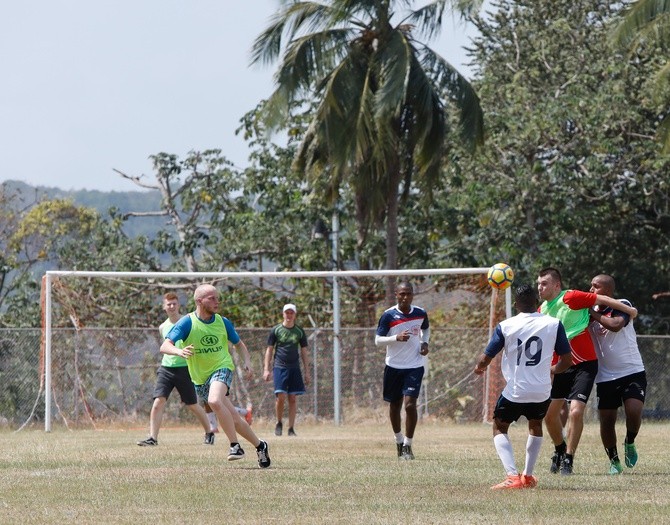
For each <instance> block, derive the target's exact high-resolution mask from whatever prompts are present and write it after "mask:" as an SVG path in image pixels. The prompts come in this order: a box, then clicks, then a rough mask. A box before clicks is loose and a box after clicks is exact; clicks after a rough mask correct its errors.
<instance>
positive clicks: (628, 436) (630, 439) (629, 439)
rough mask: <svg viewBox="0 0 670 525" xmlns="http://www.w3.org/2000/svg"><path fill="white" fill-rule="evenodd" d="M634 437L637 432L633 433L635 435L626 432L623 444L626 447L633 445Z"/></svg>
mask: <svg viewBox="0 0 670 525" xmlns="http://www.w3.org/2000/svg"><path fill="white" fill-rule="evenodd" d="M636 437H637V432H635V433H633V432H626V440H625V441H624V443H626V444H627V445H632V444H633V443H635V438H636Z"/></svg>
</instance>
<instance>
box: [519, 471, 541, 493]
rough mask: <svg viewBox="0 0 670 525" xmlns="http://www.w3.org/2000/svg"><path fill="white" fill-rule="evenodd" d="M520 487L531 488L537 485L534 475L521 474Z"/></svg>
mask: <svg viewBox="0 0 670 525" xmlns="http://www.w3.org/2000/svg"><path fill="white" fill-rule="evenodd" d="M520 477H521V488H524V489H532V488H535V487H537V478H536V477H535V476H526V475H525V474H521V476H520Z"/></svg>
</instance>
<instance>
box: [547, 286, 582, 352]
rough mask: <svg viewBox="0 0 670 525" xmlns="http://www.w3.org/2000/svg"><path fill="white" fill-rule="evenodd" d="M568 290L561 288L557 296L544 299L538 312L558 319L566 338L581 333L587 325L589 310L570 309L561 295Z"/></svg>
mask: <svg viewBox="0 0 670 525" xmlns="http://www.w3.org/2000/svg"><path fill="white" fill-rule="evenodd" d="M568 291H569V290H563V291H562V292H561V293H560V294H558V297H556V298H555V299H553V300H552V301H549V302H547V301H545V302H544V303H542V306H540V312H542V313H543V314H546V315H550V316H551V317H555V318H556V319H560V321H561V322H562V323H563V326H564V327H565V333H566V334H567V336H568V340H570V339H572V338H573V337H575V336H576V335H579V334H581V333H582V332H583V331H584V330H586V328H587V327H588V326H589V311H588V310H587V309H584V308H582V309H580V310H572V309H571V308H570V307H569V306H568V305H567V304H565V302H563V296H564V295H565V294H566V293H567V292H568Z"/></svg>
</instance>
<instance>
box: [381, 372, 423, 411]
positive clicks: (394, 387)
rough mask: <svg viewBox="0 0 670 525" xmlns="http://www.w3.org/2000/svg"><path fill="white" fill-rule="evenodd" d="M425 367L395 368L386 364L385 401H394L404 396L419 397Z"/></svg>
mask: <svg viewBox="0 0 670 525" xmlns="http://www.w3.org/2000/svg"><path fill="white" fill-rule="evenodd" d="M422 379H423V367H422V366H420V367H419V368H393V367H391V366H388V365H386V367H385V368H384V401H388V402H389V403H393V402H394V401H398V400H399V399H402V397H403V396H408V397H414V398H417V397H419V392H420V391H421V381H422Z"/></svg>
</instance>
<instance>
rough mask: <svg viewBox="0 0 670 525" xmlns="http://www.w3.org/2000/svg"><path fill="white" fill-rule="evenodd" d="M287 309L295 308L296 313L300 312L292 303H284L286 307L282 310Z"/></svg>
mask: <svg viewBox="0 0 670 525" xmlns="http://www.w3.org/2000/svg"><path fill="white" fill-rule="evenodd" d="M286 310H293V311H294V312H295V313H298V309H297V308H296V307H295V305H294V304H292V303H288V304H285V305H284V309H283V310H282V312H285V311H286Z"/></svg>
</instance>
